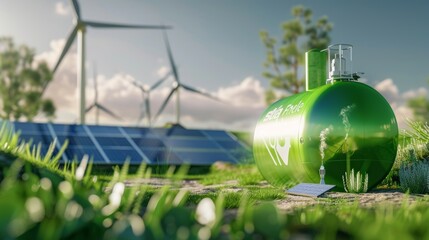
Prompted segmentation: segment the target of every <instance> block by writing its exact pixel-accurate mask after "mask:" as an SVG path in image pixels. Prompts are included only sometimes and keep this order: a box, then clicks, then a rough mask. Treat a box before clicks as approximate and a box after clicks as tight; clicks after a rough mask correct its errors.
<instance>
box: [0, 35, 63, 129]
mask: <svg viewBox="0 0 429 240" xmlns="http://www.w3.org/2000/svg"><path fill="white" fill-rule="evenodd" d="M34 55H35V52H34V50H33V49H31V48H29V47H28V46H25V45H21V46H16V45H15V44H14V42H13V40H12V39H11V38H9V37H2V38H0V101H1V102H0V104H1V105H0V106H1V109H0V117H1V118H2V119H8V120H18V119H25V120H27V121H32V120H33V119H34V117H35V116H36V115H37V114H39V113H41V114H44V115H45V116H46V117H48V118H50V119H52V118H53V117H54V115H55V106H54V103H53V102H52V100H50V99H43V98H42V94H43V88H44V86H46V85H47V84H48V83H49V82H50V81H51V80H52V72H51V70H50V69H49V67H48V65H47V64H46V62H38V63H36V62H35V61H34Z"/></svg>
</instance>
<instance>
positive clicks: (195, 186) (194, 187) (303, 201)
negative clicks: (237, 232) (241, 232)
mask: <svg viewBox="0 0 429 240" xmlns="http://www.w3.org/2000/svg"><path fill="white" fill-rule="evenodd" d="M135 184H148V185H150V186H154V187H161V186H164V185H172V186H173V188H181V189H186V190H188V191H189V192H191V193H194V194H204V193H210V192H215V191H217V189H219V188H222V189H223V191H231V192H239V191H242V190H243V189H244V187H239V185H238V183H237V181H228V182H225V183H223V184H216V185H207V186H205V185H202V184H200V183H198V182H197V181H195V180H184V181H180V182H172V181H171V180H168V179H161V178H151V179H134V180H129V181H127V182H126V185H128V186H132V185H135ZM258 186H259V187H261V188H264V187H267V186H269V184H268V183H267V182H261V183H260V184H259V185H258ZM274 201H275V202H276V204H277V206H278V207H279V209H281V210H285V211H288V210H292V209H295V208H300V207H305V206H312V205H318V204H327V205H333V204H339V203H341V204H344V203H349V204H355V203H359V205H361V206H365V207H371V206H373V205H377V204H386V203H388V204H394V205H396V204H397V205H400V204H404V203H412V202H415V201H424V202H427V203H428V204H429V195H422V194H405V193H403V192H401V191H400V190H399V189H383V190H380V189H376V190H373V191H371V192H368V193H361V194H353V193H343V192H327V193H325V194H323V195H322V196H320V197H318V198H312V197H304V196H295V195H290V194H288V195H286V197H285V198H284V199H279V200H274Z"/></svg>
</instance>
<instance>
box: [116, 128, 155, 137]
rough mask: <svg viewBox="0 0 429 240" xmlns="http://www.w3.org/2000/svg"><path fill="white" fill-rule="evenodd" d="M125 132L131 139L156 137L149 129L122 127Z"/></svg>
mask: <svg viewBox="0 0 429 240" xmlns="http://www.w3.org/2000/svg"><path fill="white" fill-rule="evenodd" d="M122 129H123V130H124V132H125V133H126V134H128V135H129V136H130V137H132V138H134V137H144V136H148V137H149V136H154V134H153V133H152V132H151V131H150V130H149V128H138V127H122Z"/></svg>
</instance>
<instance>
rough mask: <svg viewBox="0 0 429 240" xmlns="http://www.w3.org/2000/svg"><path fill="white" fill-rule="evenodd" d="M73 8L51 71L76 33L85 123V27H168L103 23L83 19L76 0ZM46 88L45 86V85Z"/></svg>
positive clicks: (81, 115) (82, 120)
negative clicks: (66, 32)
mask: <svg viewBox="0 0 429 240" xmlns="http://www.w3.org/2000/svg"><path fill="white" fill-rule="evenodd" d="M70 1H71V3H72V5H73V10H74V16H75V18H74V21H73V22H74V27H73V29H72V31H71V32H70V34H69V37H68V39H67V41H66V44H65V45H64V49H63V51H62V52H61V55H60V57H59V58H58V61H57V63H56V64H55V67H54V70H53V72H54V73H55V72H56V71H57V69H58V66H59V65H60V63H61V61H62V60H63V58H64V56H65V55H66V54H67V51H68V50H69V49H70V46H71V45H72V43H73V41H74V40H75V38H76V35H77V45H78V47H77V48H78V49H77V53H78V58H77V87H78V89H79V90H78V91H79V93H78V107H79V112H78V116H79V122H80V124H85V86H86V82H85V32H86V27H94V28H131V29H133V28H134V29H169V28H171V27H167V26H155V25H129V24H116V23H105V22H94V21H87V20H83V19H82V17H81V14H80V7H79V4H78V2H77V0H70ZM45 88H46V86H45Z"/></svg>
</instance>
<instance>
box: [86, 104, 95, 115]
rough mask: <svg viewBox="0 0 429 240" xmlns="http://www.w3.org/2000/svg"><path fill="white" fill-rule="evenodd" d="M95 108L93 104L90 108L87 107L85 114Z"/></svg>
mask: <svg viewBox="0 0 429 240" xmlns="http://www.w3.org/2000/svg"><path fill="white" fill-rule="evenodd" d="M94 107H95V104H92V105H91V106H89V107H88V108H87V109H86V110H85V113H87V112H89V111H91V110H92V109H93V108H94Z"/></svg>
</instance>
